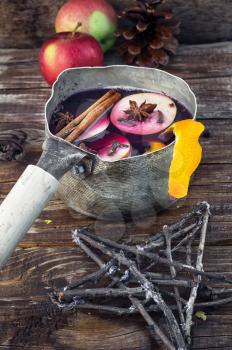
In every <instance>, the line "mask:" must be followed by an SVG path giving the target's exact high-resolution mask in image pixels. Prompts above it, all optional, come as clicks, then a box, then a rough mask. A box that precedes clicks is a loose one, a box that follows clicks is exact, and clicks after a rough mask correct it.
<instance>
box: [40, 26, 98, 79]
mask: <svg viewBox="0 0 232 350" xmlns="http://www.w3.org/2000/svg"><path fill="white" fill-rule="evenodd" d="M39 64H40V70H41V73H42V75H43V77H44V79H45V80H46V81H47V82H48V84H49V85H51V84H53V83H54V81H55V80H56V78H57V76H58V75H59V74H60V73H61V72H62V71H63V70H65V69H67V68H72V67H85V66H102V65H103V52H102V49H101V46H100V45H99V43H98V42H97V40H96V39H94V38H93V37H92V36H90V35H88V34H82V33H69V32H66V33H58V34H55V35H54V36H53V37H51V38H50V39H48V40H47V41H46V42H45V43H44V44H43V46H42V47H41V49H40V53H39Z"/></svg>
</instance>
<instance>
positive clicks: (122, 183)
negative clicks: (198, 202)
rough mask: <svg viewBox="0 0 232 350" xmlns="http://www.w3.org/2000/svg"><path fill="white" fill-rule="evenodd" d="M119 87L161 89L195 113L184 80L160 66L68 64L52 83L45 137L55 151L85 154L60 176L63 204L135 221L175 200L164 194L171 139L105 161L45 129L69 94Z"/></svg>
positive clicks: (103, 216)
mask: <svg viewBox="0 0 232 350" xmlns="http://www.w3.org/2000/svg"><path fill="white" fill-rule="evenodd" d="M118 86H120V87H127V88H137V89H145V90H146V89H147V90H152V91H154V92H160V91H162V92H164V93H165V94H167V95H169V96H171V97H173V98H174V99H176V100H178V101H179V102H180V103H182V104H183V105H184V106H185V107H186V108H187V109H188V110H189V111H190V112H191V114H192V116H193V118H195V116H196V110H197V104H196V98H195V95H194V93H193V92H192V91H191V89H190V88H189V86H188V84H187V83H186V82H185V81H184V80H182V79H180V78H178V77H176V76H174V75H171V74H169V73H167V72H164V71H162V70H159V69H153V68H138V67H132V66H125V65H121V66H120V65H115V66H108V67H99V68H73V69H68V70H66V71H64V72H63V73H62V74H61V75H60V76H59V78H58V80H57V81H56V82H55V84H54V86H53V92H52V96H51V98H50V99H49V101H48V102H47V104H46V108H45V111H46V137H47V138H49V139H53V141H54V142H55V140H56V147H57V149H58V150H59V149H60V148H61V149H64V147H65V148H67V150H66V152H68V153H69V152H71V153H72V152H73V151H74V150H75V149H76V151H77V152H80V154H83V153H85V156H83V159H82V161H79V160H78V161H77V163H76V165H74V166H73V167H72V168H71V169H70V170H69V171H68V172H66V173H65V174H64V175H63V176H62V178H61V179H60V186H59V193H60V196H61V198H62V199H63V201H64V202H65V203H66V204H67V206H68V207H70V208H72V209H74V210H75V211H77V212H79V213H82V214H85V215H88V216H91V217H96V218H98V219H106V220H115V221H117V220H120V219H121V218H122V217H126V218H128V219H130V220H133V219H136V220H138V217H139V218H142V217H145V216H150V215H154V214H156V213H157V212H158V211H161V210H163V209H166V208H168V207H170V206H173V205H174V206H175V205H176V203H177V202H178V201H174V200H173V199H172V198H170V196H169V194H168V177H169V167H170V163H171V160H172V157H173V147H174V142H173V143H171V144H169V145H168V146H166V147H165V148H163V149H161V150H159V151H156V152H153V153H149V154H143V155H138V156H134V157H131V158H126V159H122V160H118V161H115V162H106V161H103V160H101V159H100V158H98V157H97V156H95V155H93V154H90V153H88V152H86V151H83V150H81V149H80V148H78V147H77V146H75V145H71V144H67V142H66V141H64V140H61V139H59V138H57V137H55V136H54V135H52V134H51V132H50V130H49V122H50V119H51V117H52V113H53V111H54V110H55V108H56V107H57V105H59V104H60V103H62V102H63V101H64V100H65V99H66V98H67V97H69V96H70V95H72V94H74V93H77V92H78V91H83V90H89V89H93V88H95V87H96V88H101V87H102V88H113V87H118ZM45 144H46V143H45ZM71 149H72V151H71ZM58 152H59V151H58ZM68 153H67V154H68ZM90 163H91V164H90Z"/></svg>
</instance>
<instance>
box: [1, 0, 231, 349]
mask: <svg viewBox="0 0 232 350" xmlns="http://www.w3.org/2000/svg"><path fill="white" fill-rule="evenodd" d="M110 1H111V2H112V3H113V4H114V6H115V7H116V8H118V9H120V8H123V7H125V5H126V4H128V3H132V2H133V0H122V1H117V0H110ZM63 3H64V0H24V1H20V0H1V1H0V18H1V25H0V47H1V48H4V49H1V50H0V131H1V130H24V131H25V132H26V133H27V137H28V138H27V142H26V144H25V147H24V154H23V156H22V158H21V159H20V160H18V161H13V162H0V202H1V201H2V200H3V199H4V197H5V195H6V194H7V193H8V192H9V191H10V189H11V188H12V186H13V185H14V183H15V182H16V181H17V179H18V177H19V176H20V174H21V173H22V172H23V170H24V169H25V167H26V166H27V164H30V163H32V164H35V163H36V161H37V160H38V158H39V156H40V153H41V144H42V141H43V138H44V131H43V130H44V119H43V118H44V116H43V114H44V104H45V102H46V100H47V98H48V97H49V96H50V93H51V90H50V89H49V88H48V87H47V85H46V83H45V82H44V81H43V80H42V78H41V76H40V73H39V70H38V62H37V55H38V50H37V49H32V48H35V47H38V46H39V45H40V43H41V41H43V40H44V39H45V38H46V37H48V36H50V35H51V34H52V32H53V22H54V18H55V15H56V13H57V9H58V8H59V7H60V5H62V4H63ZM167 4H169V5H171V6H172V8H173V9H174V11H175V13H176V15H177V17H178V18H180V19H181V21H182V33H181V37H180V39H181V41H182V42H185V43H188V44H191V43H194V44H196V43H198V44H199V43H202V42H204V43H205V42H214V44H206V45H187V46H186V45H185V46H181V47H180V49H179V51H178V55H177V56H176V57H175V58H174V60H173V61H172V63H171V64H170V65H169V66H168V67H167V70H168V71H169V72H171V73H174V74H177V75H178V76H180V77H182V78H184V79H186V80H187V81H188V82H189V84H190V85H191V87H192V89H193V90H194V91H195V93H196V95H197V99H198V104H199V114H198V115H199V119H201V120H203V122H204V124H205V125H206V127H207V128H208V130H209V132H210V137H209V138H203V139H202V144H203V149H204V157H203V161H202V164H201V165H200V167H199V169H198V170H197V172H196V175H195V177H194V179H193V183H192V186H191V188H190V193H189V196H188V198H187V200H186V202H185V203H184V205H183V207H182V208H179V209H177V210H169V211H166V212H164V213H162V214H160V215H159V216H157V217H154V218H152V219H150V220H144V221H139V220H138V221H137V222H134V223H131V224H125V223H118V224H117V225H113V226H112V225H110V224H106V223H102V222H101V221H98V220H97V221H96V220H93V219H88V218H86V217H84V216H82V215H79V214H75V215H74V213H70V212H69V210H68V209H67V208H66V207H65V206H64V204H63V203H62V202H61V200H59V198H58V197H57V196H54V198H53V199H52V200H51V201H50V203H49V205H48V206H47V207H46V208H45V210H44V211H43V213H42V214H41V216H40V217H39V218H38V219H37V220H36V222H35V224H34V225H33V226H32V228H31V229H30V231H29V232H28V234H27V235H26V237H25V239H24V241H23V242H22V243H21V244H20V247H19V248H18V249H17V250H16V252H15V253H14V255H13V256H12V258H11V259H10V260H9V261H8V263H7V265H6V266H5V268H4V269H3V270H2V271H1V272H0V350H1V349H2V350H24V349H30V350H85V349H89V350H115V349H116V350H150V349H158V347H157V344H155V343H154V342H153V341H151V339H150V337H149V332H148V330H147V329H146V327H145V325H144V322H143V320H141V319H140V317H130V318H129V319H128V318H123V317H120V318H119V317H114V318H112V317H108V316H98V315H94V314H84V313H79V312H78V313H75V312H69V313H67V314H63V313H61V312H60V311H58V310H57V309H56V308H55V307H53V306H52V305H51V303H50V302H49V297H48V292H49V291H50V290H51V289H53V288H61V287H62V286H63V285H64V284H66V283H67V282H69V281H71V280H72V279H74V278H76V277H79V276H80V275H83V274H85V273H87V272H90V271H93V270H94V268H95V266H94V264H93V263H91V261H90V260H88V259H87V258H86V257H85V256H84V255H83V254H82V253H81V252H80V250H79V249H77V248H76V247H74V245H73V243H72V240H71V230H72V229H74V228H76V227H80V226H83V225H91V227H92V229H93V230H94V231H95V232H96V234H103V235H105V236H109V234H110V236H111V237H113V238H115V239H119V238H121V237H122V238H123V239H129V238H130V239H131V241H133V242H139V241H141V240H143V239H144V238H146V237H148V236H149V235H150V234H151V233H154V232H156V231H158V230H159V229H160V228H161V227H162V226H163V225H164V224H169V223H173V222H175V221H176V220H177V219H178V218H179V217H180V215H181V214H182V213H184V212H186V211H188V210H190V209H191V208H192V206H193V205H194V204H195V203H196V202H198V201H200V200H207V201H208V202H209V203H210V204H211V212H212V217H211V220H210V225H209V230H208V236H207V243H206V250H205V258H204V265H205V270H206V271H214V272H225V273H226V274H227V275H230V276H231V275H232V254H231V252H232V65H231V63H232V42H226V41H225V40H230V39H231V38H232V26H231V18H232V1H231V0H204V1H202V0H187V1H186V0H167ZM217 41H224V42H221V43H218V42H217ZM113 60H114V62H115V60H116V61H117V58H116V59H115V57H114V59H113ZM110 61H112V58H108V61H107V62H110ZM71 214H72V215H71ZM46 219H51V220H52V223H51V224H49V225H47V224H46V222H45V220H46ZM193 335H194V340H193V349H212V350H219V349H220V350H222V349H224V350H229V349H232V345H231V344H232V305H227V306H224V307H220V308H217V309H214V310H211V311H208V312H207V321H205V322H203V321H202V320H196V322H195V325H194V329H193Z"/></svg>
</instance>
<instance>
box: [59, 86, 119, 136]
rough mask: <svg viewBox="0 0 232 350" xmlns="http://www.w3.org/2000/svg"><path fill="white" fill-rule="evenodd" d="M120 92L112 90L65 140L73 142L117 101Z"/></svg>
mask: <svg viewBox="0 0 232 350" xmlns="http://www.w3.org/2000/svg"><path fill="white" fill-rule="evenodd" d="M120 98H121V94H120V93H119V92H114V94H113V95H112V96H110V97H108V98H107V99H106V100H103V102H101V103H100V104H98V105H97V107H96V106H95V108H94V109H92V110H91V111H90V112H89V113H87V115H85V117H84V118H83V120H82V121H81V122H80V123H79V124H78V125H77V126H76V127H75V129H74V130H73V131H72V132H71V134H69V135H68V136H67V137H66V138H65V140H66V141H69V142H73V141H74V140H75V139H76V138H77V137H78V136H80V135H81V134H82V133H83V132H84V131H85V130H86V129H87V128H88V127H89V126H90V125H91V124H92V123H94V122H95V120H96V119H97V118H98V117H100V116H101V115H102V114H103V113H105V112H106V111H107V109H109V108H110V107H111V106H112V105H113V104H114V103H116V102H117V101H119V100H120Z"/></svg>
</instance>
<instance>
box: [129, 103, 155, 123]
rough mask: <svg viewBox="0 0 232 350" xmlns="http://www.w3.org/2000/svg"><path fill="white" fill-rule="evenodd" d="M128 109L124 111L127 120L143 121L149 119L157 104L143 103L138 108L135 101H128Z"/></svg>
mask: <svg viewBox="0 0 232 350" xmlns="http://www.w3.org/2000/svg"><path fill="white" fill-rule="evenodd" d="M129 104H130V108H129V109H127V110H126V111H125V113H126V114H127V115H128V119H129V120H138V121H143V120H145V119H147V118H150V116H151V113H152V112H153V111H154V109H155V108H156V106H157V104H152V103H146V101H144V102H143V103H142V104H141V105H140V106H138V104H137V102H136V101H132V100H130V101H129Z"/></svg>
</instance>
